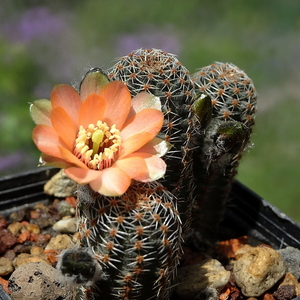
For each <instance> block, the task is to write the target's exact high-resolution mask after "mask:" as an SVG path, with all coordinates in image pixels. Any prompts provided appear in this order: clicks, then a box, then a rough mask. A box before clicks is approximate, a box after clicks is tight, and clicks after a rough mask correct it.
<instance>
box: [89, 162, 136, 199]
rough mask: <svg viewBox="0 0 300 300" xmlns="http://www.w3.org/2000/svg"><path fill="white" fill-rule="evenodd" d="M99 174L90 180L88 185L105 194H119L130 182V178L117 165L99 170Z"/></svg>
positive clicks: (123, 191) (124, 190)
mask: <svg viewBox="0 0 300 300" xmlns="http://www.w3.org/2000/svg"><path fill="white" fill-rule="evenodd" d="M99 173H100V174H99V176H98V177H97V179H95V180H94V181H91V182H90V187H91V188H92V189H93V190H94V191H96V192H98V193H100V194H102V195H105V196H121V195H123V194H124V193H125V192H126V191H127V189H128V188H129V186H130V184H131V178H130V177H129V176H128V175H127V174H126V173H125V172H124V171H122V170H121V169H119V168H118V167H115V166H112V167H110V168H107V169H104V170H102V171H101V172H99Z"/></svg>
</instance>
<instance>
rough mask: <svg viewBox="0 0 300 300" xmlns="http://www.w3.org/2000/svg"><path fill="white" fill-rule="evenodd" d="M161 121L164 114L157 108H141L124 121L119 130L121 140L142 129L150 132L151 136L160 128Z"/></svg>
mask: <svg viewBox="0 0 300 300" xmlns="http://www.w3.org/2000/svg"><path fill="white" fill-rule="evenodd" d="M163 122H164V115H163V113H162V112H161V111H159V110H157V109H148V108H147V109H143V110H142V111H140V112H139V113H137V114H136V115H135V116H134V117H132V118H130V119H129V120H127V121H126V123H125V124H124V127H123V128H122V130H121V137H122V140H124V141H125V140H126V139H127V138H128V137H130V136H131V135H134V134H136V133H139V132H143V131H144V132H149V133H151V134H152V138H153V137H155V136H156V135H157V134H158V133H159V131H160V130H161V127H162V125H163Z"/></svg>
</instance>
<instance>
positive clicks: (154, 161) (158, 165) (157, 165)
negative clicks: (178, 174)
mask: <svg viewBox="0 0 300 300" xmlns="http://www.w3.org/2000/svg"><path fill="white" fill-rule="evenodd" d="M138 155H139V157H143V158H144V159H145V162H146V165H147V168H148V172H149V178H148V179H147V180H142V181H144V182H145V181H154V180H158V179H160V178H162V177H164V175H165V173H166V169H167V165H166V163H165V161H164V160H163V159H161V158H160V157H158V156H156V155H149V154H148V153H138ZM137 180H138V179H137Z"/></svg>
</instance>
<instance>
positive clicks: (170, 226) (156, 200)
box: [78, 182, 182, 300]
mask: <svg viewBox="0 0 300 300" xmlns="http://www.w3.org/2000/svg"><path fill="white" fill-rule="evenodd" d="M78 199H79V200H78V213H79V217H80V223H79V229H80V235H81V242H82V246H83V247H86V248H88V249H93V256H94V258H95V259H96V260H97V261H98V262H99V264H100V266H101V267H102V270H103V272H104V274H106V276H105V277H101V278H100V280H98V282H95V284H94V285H92V287H91V290H90V291H89V296H90V297H91V295H92V297H93V298H92V299H124V300H125V299H128V300H129V299H140V300H142V299H143V300H144V299H145V300H146V299H168V295H169V292H170V283H171V282H172V280H173V278H174V276H175V272H176V268H174V266H177V265H178V264H179V259H180V257H181V254H182V248H181V245H182V236H181V221H180V218H179V214H178V210H177V202H176V199H175V197H174V196H173V195H172V194H171V193H170V192H169V191H167V190H166V188H164V187H163V186H162V185H161V184H160V183H158V182H151V183H137V182H136V183H134V184H133V185H131V187H130V188H129V189H128V190H127V192H126V193H125V194H123V195H122V196H120V197H105V196H103V195H100V194H98V193H95V192H94V191H92V190H91V189H90V188H89V187H88V186H81V187H79V189H78ZM83 299H84V298H83ZM88 299H90V298H88Z"/></svg>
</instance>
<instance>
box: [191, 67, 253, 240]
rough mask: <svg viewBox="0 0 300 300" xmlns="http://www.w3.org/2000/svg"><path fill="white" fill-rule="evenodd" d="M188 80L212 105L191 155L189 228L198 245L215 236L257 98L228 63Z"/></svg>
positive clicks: (248, 82) (249, 84) (247, 141)
mask: <svg viewBox="0 0 300 300" xmlns="http://www.w3.org/2000/svg"><path fill="white" fill-rule="evenodd" d="M193 80H194V82H195V85H196V90H197V92H198V93H204V94H206V95H208V96H209V97H210V101H211V104H210V105H209V104H207V105H206V106H207V108H206V110H205V111H206V114H205V122H203V121H202V122H201V123H202V130H203V134H202V135H201V136H199V139H198V145H199V147H198V148H197V149H196V150H195V151H194V153H193V159H194V166H195V167H194V175H195V178H196V182H197V191H196V194H197V198H196V201H195V204H194V211H193V219H194V221H193V228H196V231H197V234H198V237H199V239H200V240H202V241H204V240H206V241H207V240H213V237H215V235H216V232H217V228H218V224H219V222H220V221H221V220H222V216H223V213H224V209H225V201H226V199H227V197H228V194H229V191H230V189H231V183H232V180H233V178H234V176H235V175H236V173H237V167H238V164H239V160H240V159H241V156H242V154H243V152H244V151H245V150H246V149H247V147H248V146H249V144H250V137H251V132H252V126H253V124H254V117H255V112H256V100H257V94H256V90H255V88H254V85H253V83H252V80H251V79H250V78H249V77H248V76H247V75H246V74H245V73H244V72H243V71H242V70H240V69H239V68H238V67H236V66H235V65H233V64H230V63H220V62H216V63H214V64H212V65H209V66H206V67H203V68H201V69H200V70H199V71H198V72H196V73H195V74H194V75H193ZM202 112H203V110H202Z"/></svg>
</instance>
